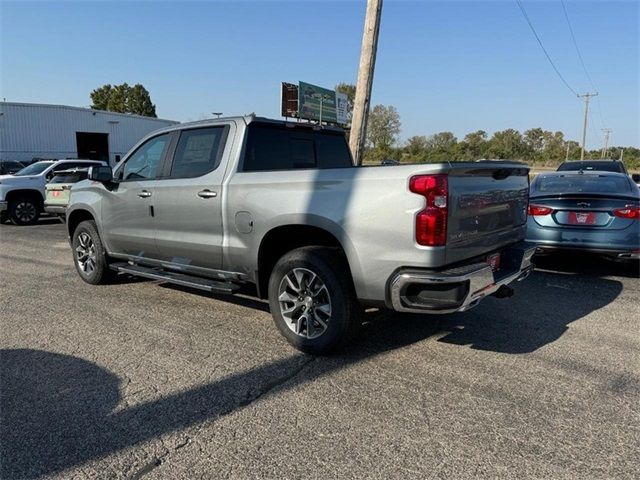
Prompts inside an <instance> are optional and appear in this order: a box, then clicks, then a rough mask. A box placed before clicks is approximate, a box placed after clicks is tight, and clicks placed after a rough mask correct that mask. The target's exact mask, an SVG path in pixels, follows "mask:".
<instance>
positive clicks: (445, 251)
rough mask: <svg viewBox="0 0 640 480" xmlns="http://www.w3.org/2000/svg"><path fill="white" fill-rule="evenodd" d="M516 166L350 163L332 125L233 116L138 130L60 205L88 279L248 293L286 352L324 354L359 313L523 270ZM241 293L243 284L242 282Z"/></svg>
mask: <svg viewBox="0 0 640 480" xmlns="http://www.w3.org/2000/svg"><path fill="white" fill-rule="evenodd" d="M528 173H529V170H528V167H527V166H525V165H522V164H520V163H515V162H474V163H463V162H455V163H438V164H430V165H397V166H371V167H354V166H353V165H352V159H351V155H350V152H349V149H348V146H347V142H346V139H345V135H344V132H343V131H342V130H339V129H335V128H328V127H323V128H320V127H318V126H313V125H309V124H302V123H286V122H283V121H275V120H267V119H262V118H256V117H253V116H250V117H235V118H226V119H218V120H207V121H203V122H195V123H188V124H181V125H177V126H172V127H169V128H167V129H164V130H159V131H156V132H154V133H153V134H151V135H149V136H147V137H146V138H144V139H143V140H142V141H141V142H140V143H138V145H136V146H135V147H134V148H133V149H132V151H131V152H130V153H129V154H128V155H127V156H126V157H125V158H124V159H123V160H122V162H121V163H120V164H119V165H118V166H117V167H116V168H115V169H114V170H113V171H112V170H111V169H110V168H108V167H94V168H92V169H91V170H90V172H89V178H90V180H87V181H84V182H80V183H77V184H75V186H74V187H73V188H72V189H71V198H70V203H69V207H68V210H67V226H68V231H69V238H70V242H71V245H72V249H73V259H74V263H75V266H76V268H77V271H78V273H79V275H80V277H81V278H82V279H83V280H84V281H86V282H88V283H92V284H100V283H105V282H108V281H110V280H111V279H112V278H113V276H114V275H116V274H118V273H124V274H131V275H136V276H141V277H147V278H152V279H158V280H162V281H166V282H172V283H175V284H179V285H183V286H188V287H192V288H198V289H204V290H208V291H210V292H215V293H223V294H233V293H234V292H237V291H238V289H240V288H241V287H242V286H243V285H246V284H253V285H255V286H256V289H257V295H258V296H259V297H261V298H268V300H269V304H270V308H271V312H272V314H273V318H274V321H275V324H276V326H277V327H278V329H279V330H280V332H281V333H282V334H283V335H284V336H285V337H286V339H287V340H288V341H289V342H290V343H291V344H293V345H294V346H295V347H297V348H299V349H300V350H302V351H305V352H309V353H316V354H320V353H325V352H328V351H331V350H335V349H336V348H338V347H341V346H342V345H344V344H345V343H346V342H347V341H348V340H349V339H350V338H352V337H353V335H354V334H355V332H356V331H357V330H358V327H359V326H360V325H361V316H360V314H361V312H362V310H363V307H379V308H385V307H386V308H390V309H393V310H396V311H399V312H416V313H432V314H442V313H451V312H457V311H464V310H467V309H469V308H471V307H473V306H475V305H476V304H477V303H478V302H479V301H480V300H481V299H482V298H484V297H486V296H487V295H491V294H494V295H496V296H499V297H507V296H510V294H511V293H512V290H511V288H510V287H508V286H507V285H508V284H510V283H511V282H514V281H516V280H521V279H523V278H525V277H526V276H527V275H528V274H529V273H530V272H531V270H532V268H533V266H532V264H531V256H532V255H533V253H534V247H533V245H531V244H527V243H525V242H524V241H523V239H524V237H525V229H526V221H527V202H528V192H529V180H528ZM244 290H245V291H246V289H244Z"/></svg>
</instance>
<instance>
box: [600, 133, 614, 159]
mask: <svg viewBox="0 0 640 480" xmlns="http://www.w3.org/2000/svg"><path fill="white" fill-rule="evenodd" d="M602 131H603V132H604V146H603V147H602V154H601V155H600V156H601V157H602V158H607V150H609V135H610V134H611V132H612V130H611V129H610V128H603V129H602Z"/></svg>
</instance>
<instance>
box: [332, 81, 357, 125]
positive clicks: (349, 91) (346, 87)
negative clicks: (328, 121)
mask: <svg viewBox="0 0 640 480" xmlns="http://www.w3.org/2000/svg"><path fill="white" fill-rule="evenodd" d="M335 89H336V92H339V93H344V94H345V95H346V96H347V126H350V125H351V115H352V114H353V102H354V101H355V99H356V86H355V85H353V84H352V83H339V84H338V85H336V88H335Z"/></svg>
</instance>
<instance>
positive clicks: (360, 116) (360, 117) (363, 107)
mask: <svg viewBox="0 0 640 480" xmlns="http://www.w3.org/2000/svg"><path fill="white" fill-rule="evenodd" d="M381 15H382V0H367V14H366V16H365V19H364V33H363V35H362V47H361V50H360V65H359V67H358V84H357V85H356V98H355V100H354V102H353V116H352V119H351V134H350V136H349V147H350V148H351V155H353V161H354V162H355V164H356V165H362V154H363V152H364V146H365V140H366V134H367V120H368V117H369V107H370V106H371V87H372V86H373V70H374V68H375V64H376V51H377V50H378V34H379V33H380V17H381Z"/></svg>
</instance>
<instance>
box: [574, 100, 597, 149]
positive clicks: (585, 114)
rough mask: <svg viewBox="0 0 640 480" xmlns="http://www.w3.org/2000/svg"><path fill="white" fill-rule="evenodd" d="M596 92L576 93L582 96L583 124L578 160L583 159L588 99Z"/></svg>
mask: <svg viewBox="0 0 640 480" xmlns="http://www.w3.org/2000/svg"><path fill="white" fill-rule="evenodd" d="M597 96H598V92H596V93H588V92H587V93H585V94H584V95H578V97H580V98H584V125H583V126H582V149H581V151H580V160H584V148H585V142H586V140H587V117H588V116H589V100H591V97H597Z"/></svg>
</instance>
